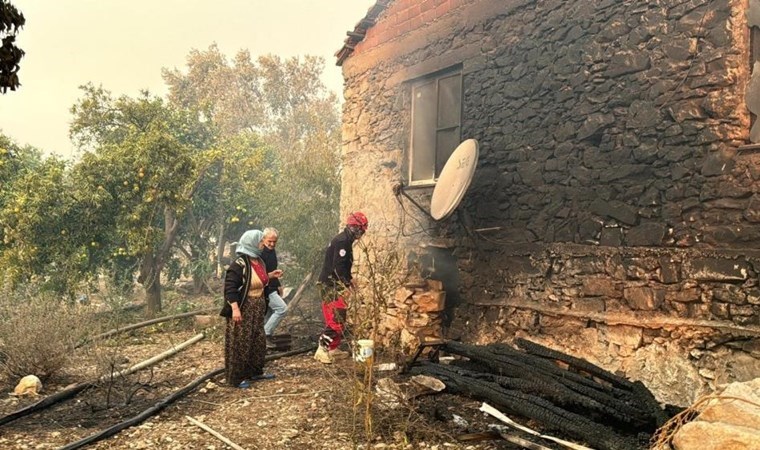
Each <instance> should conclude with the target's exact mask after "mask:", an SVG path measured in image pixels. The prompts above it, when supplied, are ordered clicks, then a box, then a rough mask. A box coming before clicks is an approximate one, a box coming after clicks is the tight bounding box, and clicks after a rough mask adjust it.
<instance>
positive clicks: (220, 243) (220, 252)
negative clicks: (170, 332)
mask: <svg viewBox="0 0 760 450" xmlns="http://www.w3.org/2000/svg"><path fill="white" fill-rule="evenodd" d="M224 244H226V241H225V239H224V225H221V226H220V227H219V236H217V239H216V277H217V278H222V276H223V275H224Z"/></svg>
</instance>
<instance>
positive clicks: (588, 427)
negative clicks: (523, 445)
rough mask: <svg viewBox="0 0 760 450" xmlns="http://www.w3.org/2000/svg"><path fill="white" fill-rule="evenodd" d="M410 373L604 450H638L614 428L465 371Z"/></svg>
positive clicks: (430, 368) (426, 366)
mask: <svg viewBox="0 0 760 450" xmlns="http://www.w3.org/2000/svg"><path fill="white" fill-rule="evenodd" d="M410 373H416V374H425V375H431V376H434V377H436V378H439V379H440V380H441V381H443V382H444V383H445V384H446V391H447V392H450V393H453V394H458V395H465V396H468V397H472V398H476V399H479V400H488V401H489V402H491V403H494V404H496V405H498V406H500V407H502V408H504V409H506V410H508V411H510V412H512V413H514V414H518V415H520V416H523V417H526V418H530V419H533V420H536V421H539V422H541V423H542V424H544V425H545V426H546V427H548V428H551V429H555V430H560V431H562V432H563V433H566V434H567V435H569V436H573V437H575V438H577V439H581V440H583V441H585V442H587V443H588V444H589V445H591V446H593V447H597V448H600V449H602V450H628V449H630V450H635V449H637V448H639V446H638V444H637V443H636V441H635V439H633V438H630V437H626V436H622V435H620V434H618V433H616V432H615V431H613V430H611V429H610V428H608V427H606V426H604V425H601V424H599V423H596V422H594V421H592V420H589V419H587V418H586V417H583V416H581V415H579V414H575V413H571V412H569V411H566V410H564V409H562V408H560V407H558V406H556V405H554V404H553V403H551V402H549V401H547V400H544V399H542V398H540V397H537V396H535V395H530V394H526V393H523V392H519V391H515V390H510V389H504V388H502V387H501V386H499V385H498V384H496V383H493V382H490V381H484V380H479V379H476V378H472V377H468V376H466V373H465V372H464V370H463V369H460V368H456V367H450V366H444V365H440V364H433V363H421V364H418V365H416V366H414V367H412V368H411V369H410Z"/></svg>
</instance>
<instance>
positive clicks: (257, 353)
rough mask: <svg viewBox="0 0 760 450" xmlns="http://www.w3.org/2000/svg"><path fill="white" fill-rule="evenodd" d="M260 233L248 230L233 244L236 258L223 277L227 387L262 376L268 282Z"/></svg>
mask: <svg viewBox="0 0 760 450" xmlns="http://www.w3.org/2000/svg"><path fill="white" fill-rule="evenodd" d="M263 238H264V234H263V233H262V232H261V231H260V230H248V231H246V232H245V233H243V236H241V237H240V241H239V242H238V244H237V249H236V253H237V258H236V259H235V261H233V262H232V264H230V266H229V268H228V269H227V273H226V275H225V277H224V300H225V305H224V308H222V311H221V313H220V315H221V316H224V317H226V318H227V326H226V328H225V331H224V369H225V374H226V376H227V383H228V384H230V385H231V386H237V387H242V388H245V387H248V386H249V383H250V382H251V381H253V380H257V379H262V378H271V375H264V355H265V354H266V338H265V335H264V316H265V313H266V309H267V303H266V299H265V297H264V288H265V287H266V285H267V284H268V283H269V277H268V276H267V271H266V266H265V265H264V261H263V260H262V259H261V252H262V250H263V249H264V242H263Z"/></svg>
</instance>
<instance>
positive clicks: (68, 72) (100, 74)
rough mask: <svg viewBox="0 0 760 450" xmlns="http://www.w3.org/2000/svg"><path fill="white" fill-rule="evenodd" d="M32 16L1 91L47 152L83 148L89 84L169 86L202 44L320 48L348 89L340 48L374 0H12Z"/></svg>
mask: <svg viewBox="0 0 760 450" xmlns="http://www.w3.org/2000/svg"><path fill="white" fill-rule="evenodd" d="M12 3H13V4H14V5H15V6H16V7H17V8H18V9H19V10H20V11H21V12H22V13H23V14H24V16H25V17H26V25H25V27H24V28H23V29H22V30H21V32H20V33H19V35H18V38H17V43H18V45H19V47H21V48H22V49H23V50H24V51H25V52H26V55H25V56H24V58H23V59H22V60H21V70H20V72H19V77H20V81H21V87H20V88H19V89H18V90H17V91H13V92H12V91H8V92H7V93H6V94H4V95H3V94H0V132H2V133H3V134H5V135H7V136H9V137H10V138H12V139H13V140H14V141H16V143H18V144H19V145H27V144H29V145H33V146H35V147H38V148H40V149H41V150H43V151H44V152H45V153H46V154H57V155H60V156H63V157H67V158H68V157H71V156H73V155H74V152H75V149H74V147H73V146H72V145H71V143H70V141H69V138H68V129H69V123H70V121H71V114H70V112H69V109H70V108H71V106H72V105H73V104H74V103H75V101H76V100H77V99H78V98H79V97H80V96H81V95H80V92H81V91H80V90H79V86H81V85H84V84H86V83H90V82H91V83H93V84H95V85H101V86H103V88H104V89H107V90H109V91H111V92H112V93H113V94H114V95H116V96H119V95H129V96H136V95H138V94H139V93H140V91H141V90H145V89H147V90H149V91H150V92H151V93H153V94H157V95H162V96H163V95H164V94H165V93H166V86H165V85H164V82H163V79H162V77H161V69H162V68H170V69H171V68H179V69H181V70H183V69H184V67H185V60H186V57H187V55H188V54H189V52H190V51H191V50H192V49H199V50H202V49H207V48H208V47H209V46H210V45H212V44H214V43H215V44H217V46H218V47H219V50H220V51H222V52H223V53H224V54H225V55H227V56H228V57H230V58H231V57H232V56H233V55H234V54H235V53H237V52H238V51H239V50H242V49H248V50H249V51H250V53H251V56H252V57H253V58H254V59H255V58H256V57H258V56H259V55H265V54H274V55H278V56H281V57H284V58H288V57H293V56H305V55H315V56H322V57H323V58H324V59H325V71H324V74H323V81H324V83H325V85H326V86H327V88H328V89H329V90H331V91H334V92H336V93H337V94H338V95H339V97H341V98H342V83H343V78H342V75H341V70H340V67H337V66H336V65H335V61H336V60H335V57H334V54H335V52H336V51H337V50H338V49H340V47H341V45H342V44H343V40H344V39H345V37H346V31H348V30H353V28H354V26H355V25H356V23H358V22H359V20H361V19H362V18H363V17H364V15H365V14H366V12H367V9H368V8H369V7H370V6H372V4H374V0H279V1H277V2H271V1H264V0H219V1H217V2H214V3H209V2H200V1H198V0H182V1H180V0H160V1H157V0H154V1H149V0H133V1H130V2H124V1H116V0H12Z"/></svg>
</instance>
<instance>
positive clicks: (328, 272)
mask: <svg viewBox="0 0 760 450" xmlns="http://www.w3.org/2000/svg"><path fill="white" fill-rule="evenodd" d="M368 226H369V221H368V220H367V216H365V215H364V213H362V212H359V211H357V212H352V213H350V214H349V215H348V217H347V218H346V227H345V228H344V229H343V231H341V232H340V233H338V235H337V236H335V237H334V238H333V240H332V241H331V242H330V245H329V246H328V247H327V250H326V251H325V261H324V264H323V265H322V272H321V273H320V275H319V283H318V284H319V291H320V297H321V299H322V315H323V316H324V319H325V329H324V331H323V332H322V335H321V336H320V337H319V347H318V348H317V352H316V353H315V354H314V359H316V360H317V361H319V362H321V363H323V364H330V363H332V362H333V360H334V359H335V358H339V357H346V356H348V353H346V352H344V351H341V350H338V346H339V345H340V342H341V340H342V339H343V333H344V331H345V325H346V310H347V309H348V304H347V301H348V299H349V298H350V296H351V294H352V292H353V291H354V289H355V287H356V286H355V283H354V282H353V276H352V274H351V266H352V265H353V262H354V253H353V248H352V245H353V243H354V242H355V241H358V240H359V239H361V237H362V236H363V235H364V233H366V231H367V227H368Z"/></svg>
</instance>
